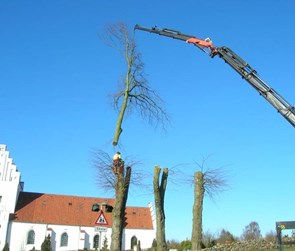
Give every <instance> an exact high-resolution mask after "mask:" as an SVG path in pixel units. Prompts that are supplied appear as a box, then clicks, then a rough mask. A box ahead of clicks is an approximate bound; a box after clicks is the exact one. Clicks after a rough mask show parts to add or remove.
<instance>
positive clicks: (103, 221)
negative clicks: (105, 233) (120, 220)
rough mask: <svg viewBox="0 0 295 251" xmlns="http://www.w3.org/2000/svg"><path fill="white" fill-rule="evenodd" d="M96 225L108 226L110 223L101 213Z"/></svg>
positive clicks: (101, 212)
mask: <svg viewBox="0 0 295 251" xmlns="http://www.w3.org/2000/svg"><path fill="white" fill-rule="evenodd" d="M95 224H96V225H108V221H107V219H106V217H105V216H104V214H103V211H100V214H99V216H98V218H97V220H96V221H95Z"/></svg>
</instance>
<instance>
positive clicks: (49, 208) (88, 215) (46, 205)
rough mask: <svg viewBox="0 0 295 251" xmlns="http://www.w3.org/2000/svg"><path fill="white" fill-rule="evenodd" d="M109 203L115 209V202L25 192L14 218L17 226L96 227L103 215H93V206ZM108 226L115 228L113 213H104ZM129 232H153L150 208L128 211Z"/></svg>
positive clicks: (137, 208)
mask: <svg viewBox="0 0 295 251" xmlns="http://www.w3.org/2000/svg"><path fill="white" fill-rule="evenodd" d="M95 203H97V204H101V203H106V204H108V205H111V206H113V205H114V199H106V198H92V197H79V196H68V195H55V194H43V193H29V192H21V193H20V195H19V199H18V203H17V205H16V212H15V214H14V215H13V217H12V220H13V221H15V222H28V223H42V224H56V225H71V226H89V227H90V226H96V224H95V222H96V221H97V218H98V217H99V215H100V211H99V212H93V211H92V205H93V204H95ZM103 214H104V216H105V218H106V221H107V223H108V225H105V227H111V226H112V213H109V212H105V211H104V212H103ZM126 218H127V220H126V223H127V225H126V228H127V229H128V228H129V229H132V228H133V229H153V224H152V219H151V214H150V209H149V208H148V207H127V208H126Z"/></svg>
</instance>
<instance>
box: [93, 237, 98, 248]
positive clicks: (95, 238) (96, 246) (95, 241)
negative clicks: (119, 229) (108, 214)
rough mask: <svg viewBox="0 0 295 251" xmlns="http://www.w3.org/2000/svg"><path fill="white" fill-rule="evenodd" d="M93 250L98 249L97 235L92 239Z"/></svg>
mask: <svg viewBox="0 0 295 251" xmlns="http://www.w3.org/2000/svg"><path fill="white" fill-rule="evenodd" d="M93 248H99V235H98V234H97V235H95V236H94V237H93Z"/></svg>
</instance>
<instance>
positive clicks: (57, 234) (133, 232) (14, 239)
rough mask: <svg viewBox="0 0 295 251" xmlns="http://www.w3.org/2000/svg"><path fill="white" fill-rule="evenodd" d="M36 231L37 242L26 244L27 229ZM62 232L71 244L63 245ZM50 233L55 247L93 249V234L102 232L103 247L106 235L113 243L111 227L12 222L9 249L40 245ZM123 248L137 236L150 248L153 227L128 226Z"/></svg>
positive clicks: (61, 249) (54, 249)
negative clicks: (97, 227)
mask: <svg viewBox="0 0 295 251" xmlns="http://www.w3.org/2000/svg"><path fill="white" fill-rule="evenodd" d="M31 230H33V231H34V232H35V241H34V244H27V241H28V233H29V231H31ZM63 233H67V235H68V245H67V246H64V247H62V246H61V236H62V234H63ZM48 234H49V235H50V236H51V245H52V251H65V250H78V249H83V248H88V249H92V248H93V247H94V246H93V245H94V237H95V235H99V237H100V241H99V242H100V243H99V244H100V246H99V247H100V248H102V247H103V242H104V240H105V238H106V239H107V243H108V248H109V247H110V244H111V228H107V231H106V232H104V231H103V232H99V231H97V229H96V228H95V227H81V226H66V225H64V226H63V225H46V224H30V223H20V222H11V223H10V226H9V229H8V242H9V247H10V250H14V251H18V250H22V251H29V250H31V249H32V248H33V247H35V249H37V250H38V249H39V250H40V249H41V245H42V243H43V241H44V239H45V236H48ZM123 236H124V238H123V243H122V248H123V250H130V249H131V238H132V237H134V236H135V237H136V238H137V240H138V241H140V245H141V248H142V249H146V248H150V247H151V246H152V242H153V239H154V238H155V232H154V230H142V229H125V230H124V231H123Z"/></svg>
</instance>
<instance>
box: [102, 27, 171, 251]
mask: <svg viewBox="0 0 295 251" xmlns="http://www.w3.org/2000/svg"><path fill="white" fill-rule="evenodd" d="M102 39H103V40H104V41H105V42H106V43H107V44H108V45H109V46H111V47H112V48H115V49H116V50H117V51H118V52H119V53H120V55H121V56H122V57H123V58H124V60H125V63H126V73H125V76H124V77H123V78H121V81H120V85H119V87H118V89H117V90H116V91H115V92H114V93H113V94H112V101H113V104H114V107H115V109H116V110H117V111H118V118H117V123H116V127H115V132H114V137H113V146H117V145H118V143H119V139H120V135H121V133H122V124H123V119H124V117H125V114H126V112H128V111H129V112H133V111H137V112H139V114H140V115H141V116H142V117H143V118H144V119H147V120H148V122H149V123H150V124H154V125H158V124H161V125H162V126H163V127H164V128H165V124H166V122H168V121H169V117H168V115H167V112H166V111H165V110H164V108H163V101H162V99H161V98H160V96H159V95H158V94H157V92H156V91H155V90H153V89H152V88H151V87H150V86H149V85H148V82H147V80H146V78H145V76H144V64H143V62H142V61H141V55H140V53H139V52H138V51H137V47H136V43H135V39H134V32H133V33H131V32H130V31H129V30H128V27H127V26H126V25H125V24H124V23H117V24H110V25H108V26H106V28H105V32H104V34H103V36H102ZM98 162H99V164H98V165H96V166H97V167H98V169H99V170H100V171H101V172H99V176H100V177H104V179H105V180H104V181H103V182H104V183H103V185H104V186H105V188H110V187H112V188H114V189H115V198H116V200H115V205H114V209H113V213H112V218H113V226H112V242H111V250H112V251H119V250H121V247H122V233H123V228H124V213H125V209H126V202H127V198H128V191H129V184H130V179H131V165H127V168H126V170H125V164H124V162H122V168H121V169H122V172H119V173H118V174H114V175H113V176H111V175H110V170H112V165H113V164H112V160H111V158H110V157H109V156H108V155H107V154H106V153H104V152H102V151H100V152H99V153H98ZM105 167H107V168H106V169H104V168H105Z"/></svg>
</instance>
